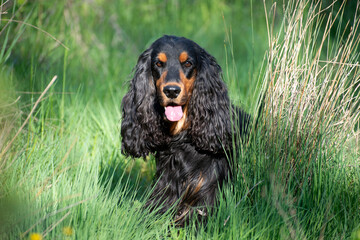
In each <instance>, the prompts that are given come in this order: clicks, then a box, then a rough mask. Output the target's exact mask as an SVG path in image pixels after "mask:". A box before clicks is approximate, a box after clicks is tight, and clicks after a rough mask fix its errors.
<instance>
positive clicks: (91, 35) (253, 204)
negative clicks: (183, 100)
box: [0, 0, 360, 239]
mask: <svg viewBox="0 0 360 240" xmlns="http://www.w3.org/2000/svg"><path fill="white" fill-rule="evenodd" d="M284 2H285V3H286V4H283V3H282V2H280V3H277V4H274V3H273V2H272V1H266V3H265V4H264V3H263V2H262V1H240V0H239V1H236V0H235V1H230V0H226V1H225V0H221V1H214V0H210V1H198V0H195V1H190V0H185V1H179V0H170V1H163V2H162V1H153V0H148V1H127V0H119V1H104V0H95V1H45V0H44V1H43V0H41V1H26V0H25V1H24V0H22V1H1V8H0V14H1V15H0V20H1V21H0V46H1V48H0V239H19V238H25V239H29V238H30V239H37V238H39V237H40V238H41V237H42V238H46V239H344V238H350V239H360V169H359V168H360V164H359V163H360V162H359V159H360V149H359V115H360V110H359V108H360V99H359V88H360V65H359V60H360V58H359V53H360V51H359V41H360V39H359V38H360V34H359V32H360V30H359V24H360V21H359V18H358V17H359V14H358V13H359V11H360V9H358V10H357V12H356V4H355V6H354V3H353V2H351V4H345V3H344V4H342V1H341V2H337V3H334V4H332V2H330V1H323V2H324V3H323V4H322V5H321V2H318V3H317V4H316V1H304V0H301V1H295V0H294V1H292V0H291V1H284ZM260 3H261V4H260ZM349 7H352V10H349ZM356 17H357V18H356ZM348 19H350V20H351V21H349V22H348V21H347V20H348ZM163 34H174V35H179V36H185V37H188V38H190V39H192V40H194V41H196V42H197V43H199V44H200V45H201V46H203V47H204V48H205V49H207V50H208V52H210V53H211V54H212V55H213V56H215V57H216V58H217V59H218V61H219V63H220V65H221V66H222V67H223V71H224V80H225V81H226V82H227V85H228V86H229V91H230V97H231V99H232V101H233V102H234V103H235V104H237V105H240V106H242V107H244V109H245V110H247V111H248V112H250V113H251V114H252V115H253V117H254V120H256V121H255V122H254V127H253V129H252V132H251V136H250V139H249V141H248V142H246V143H243V144H242V147H241V149H239V153H240V154H238V157H237V160H238V169H237V173H238V174H237V176H236V179H235V181H234V183H233V184H229V185H228V186H227V187H226V189H225V190H224V192H222V193H221V196H220V200H219V205H218V206H217V207H216V209H215V210H214V213H213V214H212V216H211V217H210V218H209V222H208V224H207V226H206V227H203V226H201V227H199V228H198V229H197V228H196V227H195V223H194V224H191V225H190V226H188V227H186V228H184V229H177V228H174V227H173V226H172V224H171V218H170V217H169V216H166V215H165V216H156V215H154V214H153V213H146V212H144V210H142V206H143V204H144V202H145V201H146V197H147V196H148V194H149V191H150V186H151V179H152V174H153V173H154V168H155V166H154V161H153V159H152V157H151V156H150V157H149V158H148V159H147V161H143V160H142V159H136V160H134V159H129V158H124V156H122V155H121V153H120V148H121V140H120V129H119V127H120V121H121V112H120V104H121V99H122V96H123V95H124V93H125V92H126V91H127V83H128V81H129V80H130V79H131V73H132V69H133V67H134V66H135V63H136V61H137V57H138V55H139V54H140V53H141V52H142V51H143V50H145V49H146V47H147V46H149V44H150V43H151V42H152V41H154V40H155V39H157V38H158V37H160V36H162V35H163Z"/></svg>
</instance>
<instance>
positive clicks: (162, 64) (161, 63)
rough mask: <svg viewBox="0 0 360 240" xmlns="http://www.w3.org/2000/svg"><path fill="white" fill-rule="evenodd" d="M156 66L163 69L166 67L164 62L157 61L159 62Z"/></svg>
mask: <svg viewBox="0 0 360 240" xmlns="http://www.w3.org/2000/svg"><path fill="white" fill-rule="evenodd" d="M155 65H156V66H158V67H163V66H164V63H163V62H162V61H157V62H156V63H155Z"/></svg>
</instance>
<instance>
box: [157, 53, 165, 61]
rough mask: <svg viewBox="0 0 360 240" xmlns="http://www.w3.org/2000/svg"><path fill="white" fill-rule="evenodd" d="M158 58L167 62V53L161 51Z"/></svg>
mask: <svg viewBox="0 0 360 240" xmlns="http://www.w3.org/2000/svg"><path fill="white" fill-rule="evenodd" d="M158 59H159V60H160V61H161V62H166V61H167V57H166V54H165V53H163V52H161V53H159V54H158Z"/></svg>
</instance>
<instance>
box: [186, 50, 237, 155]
mask: <svg viewBox="0 0 360 240" xmlns="http://www.w3.org/2000/svg"><path fill="white" fill-rule="evenodd" d="M198 51H199V52H200V53H199V54H198V58H199V59H198V62H199V67H198V71H197V78H196V81H195V86H194V90H193V94H192V97H191V100H190V107H189V117H190V118H191V120H190V121H191V124H192V125H191V129H190V134H191V136H192V141H193V142H194V143H195V145H196V147H197V148H198V149H201V150H205V151H210V152H212V153H214V154H216V153H219V152H222V151H224V150H229V147H230V146H231V141H232V137H231V119H230V100H229V96H228V91H227V88H226V85H225V83H224V82H223V80H222V76H221V74H222V71H221V67H220V66H219V65H218V64H217V62H216V60H215V58H214V57H213V56H211V55H210V54H208V53H207V52H206V51H205V50H204V49H202V48H201V47H199V46H198Z"/></svg>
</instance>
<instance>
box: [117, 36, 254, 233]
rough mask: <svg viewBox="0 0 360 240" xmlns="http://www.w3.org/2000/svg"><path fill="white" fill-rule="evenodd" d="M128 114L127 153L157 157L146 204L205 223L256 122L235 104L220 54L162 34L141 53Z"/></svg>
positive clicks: (180, 219)
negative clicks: (242, 139) (241, 144)
mask: <svg viewBox="0 0 360 240" xmlns="http://www.w3.org/2000/svg"><path fill="white" fill-rule="evenodd" d="M122 117H123V119H122V123H121V136H122V153H123V154H124V155H126V156H132V157H135V158H139V157H143V158H145V157H146V156H148V155H149V154H154V156H155V159H156V173H155V181H154V189H153V192H152V194H151V196H150V198H149V200H148V202H147V203H146V207H148V208H150V210H152V211H154V210H155V209H156V211H158V212H159V213H160V214H161V213H165V212H166V211H168V210H169V209H170V208H172V207H174V209H175V214H174V221H175V223H176V225H178V226H184V225H185V224H186V223H188V222H189V219H190V217H191V216H196V217H197V218H198V219H199V220H200V221H203V220H205V219H206V218H207V216H208V215H209V212H210V210H211V208H212V207H213V206H214V205H215V203H216V199H217V198H216V195H217V193H218V192H219V190H220V189H221V188H222V186H223V185H224V183H225V182H226V181H227V180H229V179H230V178H231V175H232V172H231V170H232V169H233V163H232V162H231V160H230V159H231V156H232V154H233V152H234V146H235V147H236V145H237V143H238V142H239V139H238V137H237V136H238V135H239V136H243V135H245V133H246V132H247V129H248V123H249V119H250V116H249V115H248V114H247V113H245V112H244V111H242V110H241V109H240V108H237V107H234V106H233V105H232V104H231V103H230V100H229V96H228V90H227V87H226V85H225V83H224V81H223V80H222V70H221V67H220V66H219V65H218V63H217V62H216V60H215V58H214V57H213V56H211V55H210V54H209V53H207V52H206V51H205V50H204V49H203V48H201V47H200V46H199V45H198V44H196V43H195V42H193V41H191V40H189V39H186V38H184V37H177V36H167V35H165V36H163V37H161V38H159V39H158V40H156V41H155V42H154V43H152V45H151V46H150V47H149V48H148V49H147V50H145V51H144V52H143V53H142V54H141V55H140V56H139V59H138V62H137V65H136V67H135V70H134V77H133V79H132V80H131V83H130V88H129V90H128V92H127V93H126V95H125V96H124V98H123V100H122ZM234 133H237V134H234ZM209 209H210V210H209Z"/></svg>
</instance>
